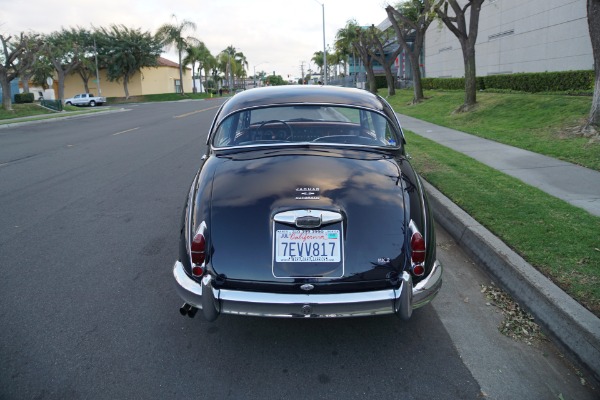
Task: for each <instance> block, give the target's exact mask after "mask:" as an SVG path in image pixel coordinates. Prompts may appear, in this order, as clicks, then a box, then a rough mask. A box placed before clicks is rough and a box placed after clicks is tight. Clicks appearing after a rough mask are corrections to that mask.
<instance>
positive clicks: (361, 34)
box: [352, 26, 377, 93]
mask: <svg viewBox="0 0 600 400" xmlns="http://www.w3.org/2000/svg"><path fill="white" fill-rule="evenodd" d="M355 31H356V39H355V40H354V41H353V42H352V46H353V47H354V50H355V51H356V54H358V57H359V58H360V59H361V61H362V63H363V66H364V67H365V71H366V73H367V82H368V85H369V91H370V92H372V93H377V83H376V81H375V72H374V71H373V57H372V56H371V40H370V38H369V32H368V31H367V30H366V29H363V28H361V27H359V26H357V27H355Z"/></svg>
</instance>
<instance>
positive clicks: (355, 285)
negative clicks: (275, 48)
mask: <svg viewBox="0 0 600 400" xmlns="http://www.w3.org/2000/svg"><path fill="white" fill-rule="evenodd" d="M404 144H405V139H404V135H403V133H402V129H401V126H400V123H399V121H398V119H397V116H396V114H395V113H394V111H393V110H392V108H391V107H390V106H389V104H388V103H387V102H386V101H385V100H384V99H383V98H381V97H379V96H376V95H374V94H371V93H369V92H367V91H364V90H360V89H348V88H339V87H329V86H277V87H266V88H257V89H250V90H246V91H244V92H241V93H239V94H237V95H235V96H233V97H232V98H231V99H229V100H228V101H227V102H225V103H224V104H223V105H222V106H221V108H220V109H219V110H218V112H217V114H216V117H215V119H214V121H213V123H212V126H211V128H210V131H209V133H208V140H207V150H206V153H205V154H204V155H203V156H202V160H201V162H200V164H201V165H200V168H199V170H198V172H197V173H196V175H195V177H194V179H193V182H192V185H191V187H190V190H189V193H188V195H187V202H186V205H185V207H184V210H183V216H182V224H181V231H180V244H179V259H178V260H177V261H176V262H175V265H174V268H173V275H174V278H175V281H176V288H177V292H178V294H179V295H180V296H181V298H182V299H183V300H184V301H185V303H184V304H183V305H182V306H181V307H180V312H181V314H183V315H188V316H190V317H193V316H194V315H195V314H196V312H197V311H198V310H199V309H200V310H202V314H203V315H204V317H205V318H206V319H207V320H209V321H213V320H215V319H216V318H217V317H218V316H219V315H220V314H237V315H251V316H270V317H302V318H307V317H308V318H311V317H351V316H370V315H378V314H397V315H398V316H399V317H401V318H402V319H408V318H410V316H411V314H412V311H413V309H416V308H418V307H421V306H423V305H425V304H427V303H428V302H429V301H431V300H432V299H433V298H434V297H435V296H436V294H437V293H438V291H439V290H440V287H441V284H442V266H441V264H440V263H439V262H438V260H437V259H436V242H435V233H434V224H433V218H432V215H431V211H430V208H429V206H428V202H427V196H426V193H425V191H424V189H423V186H422V184H421V181H420V178H419V176H418V175H417V174H416V173H415V171H414V170H413V168H412V166H411V164H410V161H409V159H408V157H407V155H406V152H405V149H404Z"/></svg>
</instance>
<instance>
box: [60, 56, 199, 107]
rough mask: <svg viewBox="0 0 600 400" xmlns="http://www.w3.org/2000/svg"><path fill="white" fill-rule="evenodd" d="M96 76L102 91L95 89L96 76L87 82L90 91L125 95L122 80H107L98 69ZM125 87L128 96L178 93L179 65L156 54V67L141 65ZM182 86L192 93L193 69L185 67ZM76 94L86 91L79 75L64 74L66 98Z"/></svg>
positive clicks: (104, 94) (114, 95)
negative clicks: (126, 87)
mask: <svg viewBox="0 0 600 400" xmlns="http://www.w3.org/2000/svg"><path fill="white" fill-rule="evenodd" d="M99 75H100V89H101V90H98V85H97V84H96V78H95V77H93V78H92V79H90V81H89V82H88V87H89V90H90V93H93V94H95V95H97V96H100V95H102V96H104V97H125V89H124V88H123V81H120V82H111V81H109V80H108V79H107V77H106V70H103V69H101V70H100V71H99ZM55 89H56V88H55ZM128 89H129V95H130V96H142V95H147V94H163V93H178V92H180V82H179V64H177V63H175V62H173V61H170V60H167V59H166V58H162V57H159V58H158V67H151V68H143V69H142V71H141V73H139V72H138V73H136V74H135V75H133V76H132V77H131V79H130V80H129V84H128ZM183 89H184V91H185V92H186V93H191V92H192V71H191V69H190V68H184V74H183ZM100 92H101V93H100ZM78 93H85V88H84V86H83V81H82V80H81V77H80V76H79V74H77V73H75V74H72V75H69V76H67V77H66V79H65V98H69V97H72V96H74V95H76V94H78Z"/></svg>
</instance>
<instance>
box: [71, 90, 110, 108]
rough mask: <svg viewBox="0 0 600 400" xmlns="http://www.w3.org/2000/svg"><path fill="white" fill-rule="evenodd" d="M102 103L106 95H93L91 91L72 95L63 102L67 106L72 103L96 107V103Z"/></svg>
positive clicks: (104, 101)
mask: <svg viewBox="0 0 600 400" xmlns="http://www.w3.org/2000/svg"><path fill="white" fill-rule="evenodd" d="M104 103H106V97H101V96H94V95H93V94H92V93H81V94H76V95H75V96H73V97H70V98H68V99H65V104H66V105H69V106H70V105H73V106H90V107H96V105H99V106H101V105H102V104H104Z"/></svg>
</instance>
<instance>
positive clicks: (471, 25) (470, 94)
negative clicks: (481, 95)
mask: <svg viewBox="0 0 600 400" xmlns="http://www.w3.org/2000/svg"><path fill="white" fill-rule="evenodd" d="M483 2H484V0H467V2H466V4H464V5H463V6H462V7H461V6H460V5H459V4H458V0H443V1H442V2H440V3H438V4H436V6H435V11H436V13H437V15H438V16H439V17H440V19H441V20H442V21H443V22H444V24H445V25H446V26H447V27H448V29H449V30H450V32H452V33H453V34H454V36H456V37H457V39H458V41H459V42H460V47H461V49H462V54H463V62H464V65H465V102H464V104H463V105H462V106H460V107H459V108H458V110H457V111H458V112H463V111H469V110H471V109H472V108H473V106H475V103H476V102H477V79H476V77H477V75H476V68H475V43H476V42H477V32H478V30H479V14H480V12H481V4H483ZM467 12H469V13H468V24H467Z"/></svg>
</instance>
